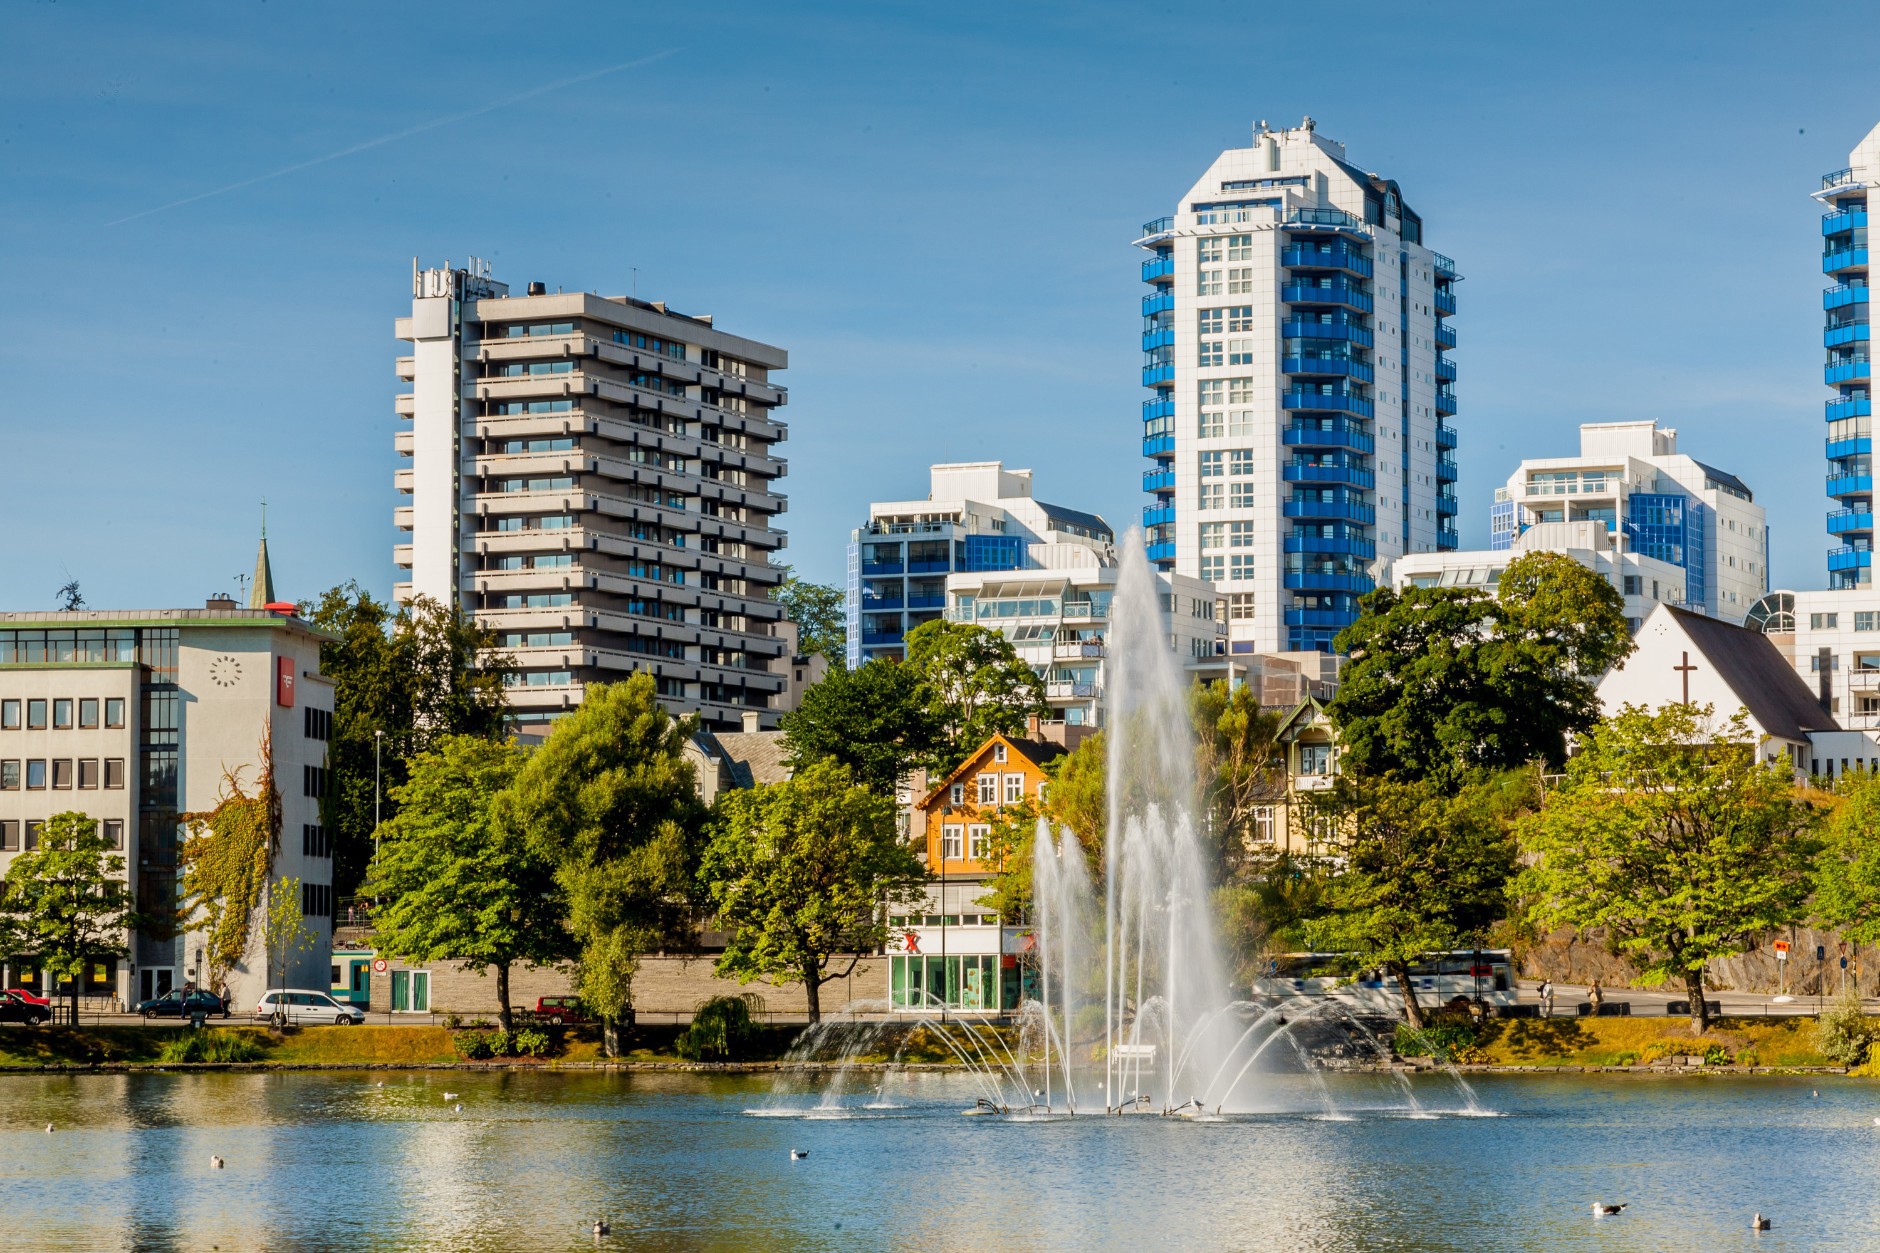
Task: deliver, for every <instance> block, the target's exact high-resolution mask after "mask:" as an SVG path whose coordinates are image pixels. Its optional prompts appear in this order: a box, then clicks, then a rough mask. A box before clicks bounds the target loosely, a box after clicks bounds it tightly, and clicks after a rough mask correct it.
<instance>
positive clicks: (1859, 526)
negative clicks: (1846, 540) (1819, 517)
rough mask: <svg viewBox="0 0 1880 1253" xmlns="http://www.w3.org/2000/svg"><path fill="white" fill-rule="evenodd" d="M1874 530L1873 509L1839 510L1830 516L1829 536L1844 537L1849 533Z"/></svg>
mask: <svg viewBox="0 0 1880 1253" xmlns="http://www.w3.org/2000/svg"><path fill="white" fill-rule="evenodd" d="M1871 530H1873V511H1872V510H1871V509H1837V510H1835V511H1834V512H1833V513H1831V514H1829V515H1828V534H1830V535H1844V534H1846V533H1847V532H1849V531H1871Z"/></svg>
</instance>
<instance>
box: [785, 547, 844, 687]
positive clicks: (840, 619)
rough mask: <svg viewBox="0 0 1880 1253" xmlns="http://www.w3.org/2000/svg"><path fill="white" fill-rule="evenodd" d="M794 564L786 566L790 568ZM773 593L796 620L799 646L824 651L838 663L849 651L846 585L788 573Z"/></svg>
mask: <svg viewBox="0 0 1880 1253" xmlns="http://www.w3.org/2000/svg"><path fill="white" fill-rule="evenodd" d="M789 569H790V567H788V566H785V567H784V570H785V571H788V570H789ZM770 597H771V599H772V600H774V601H776V602H777V603H778V604H780V605H782V606H783V612H784V614H785V615H786V616H787V617H788V618H789V619H790V621H792V622H794V623H796V634H797V647H798V648H799V649H801V650H802V651H803V652H805V653H821V654H822V655H823V656H825V657H827V658H828V659H829V660H830V662H831V663H833V664H835V665H841V664H843V661H844V658H846V657H847V655H848V639H849V636H848V605H847V601H846V598H845V597H844V596H843V594H842V589H841V588H839V587H833V586H831V585H829V584H827V583H811V582H809V581H808V580H806V579H799V578H797V577H796V575H794V574H788V575H787V577H785V579H784V580H783V582H782V583H779V584H778V585H777V587H776V589H775V590H774V591H773V592H771V594H770Z"/></svg>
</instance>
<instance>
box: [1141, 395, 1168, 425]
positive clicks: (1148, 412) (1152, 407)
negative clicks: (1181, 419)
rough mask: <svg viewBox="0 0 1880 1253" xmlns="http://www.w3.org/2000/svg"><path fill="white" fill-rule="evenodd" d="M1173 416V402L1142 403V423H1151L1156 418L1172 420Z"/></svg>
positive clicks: (1148, 401)
mask: <svg viewBox="0 0 1880 1253" xmlns="http://www.w3.org/2000/svg"><path fill="white" fill-rule="evenodd" d="M1174 416H1175V402H1174V401H1173V400H1145V401H1143V402H1142V420H1143V421H1144V422H1153V421H1155V420H1156V419H1157V418H1172V417H1174Z"/></svg>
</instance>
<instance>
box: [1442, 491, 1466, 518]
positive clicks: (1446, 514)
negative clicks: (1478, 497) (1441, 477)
mask: <svg viewBox="0 0 1880 1253" xmlns="http://www.w3.org/2000/svg"><path fill="white" fill-rule="evenodd" d="M1460 511H1461V506H1460V504H1459V503H1458V502H1457V500H1456V492H1455V484H1454V483H1445V484H1443V485H1442V486H1441V487H1439V488H1438V489H1437V491H1436V516H1437V517H1438V518H1453V517H1455V516H1456V514H1457V513H1459V512H1460Z"/></svg>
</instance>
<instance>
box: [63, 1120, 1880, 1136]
mask: <svg viewBox="0 0 1880 1253" xmlns="http://www.w3.org/2000/svg"><path fill="white" fill-rule="evenodd" d="M1874 1121H1875V1122H1880V1118H1876V1119H1874ZM46 1134H47V1135H51V1134H52V1124H51V1123H47V1124H46Z"/></svg>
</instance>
